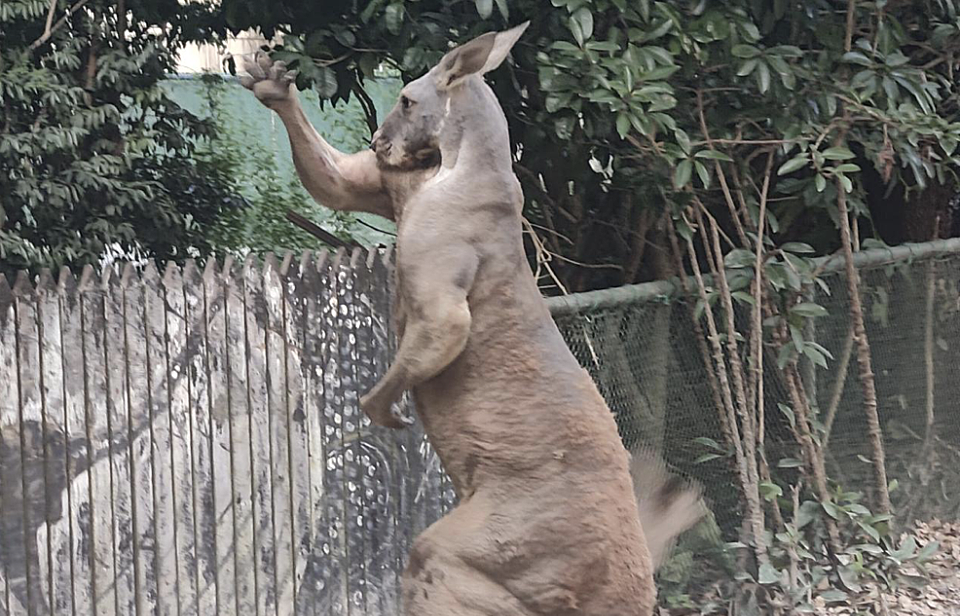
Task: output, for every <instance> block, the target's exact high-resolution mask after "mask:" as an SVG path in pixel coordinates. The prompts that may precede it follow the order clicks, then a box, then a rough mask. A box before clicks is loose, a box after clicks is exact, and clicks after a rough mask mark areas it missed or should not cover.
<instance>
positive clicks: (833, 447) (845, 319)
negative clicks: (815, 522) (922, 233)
mask: <svg viewBox="0 0 960 616" xmlns="http://www.w3.org/2000/svg"><path fill="white" fill-rule="evenodd" d="M857 262H858V266H859V271H860V274H861V294H862V300H863V307H864V311H865V316H866V321H867V323H866V328H867V336H868V338H869V341H870V347H871V349H872V358H873V368H874V372H875V374H876V388H877V397H878V403H879V412H880V417H881V423H882V427H883V432H884V440H885V445H886V458H887V460H886V462H887V467H888V473H889V476H890V478H891V479H892V480H895V481H896V483H897V484H899V485H898V487H897V488H896V489H895V490H894V491H893V494H892V497H893V498H894V501H895V504H897V505H899V507H898V511H899V513H900V514H901V515H904V516H910V517H911V519H925V518H930V517H940V518H946V519H960V288H958V286H960V240H946V241H940V242H932V243H929V244H923V245H914V246H907V247H899V248H895V249H884V250H871V251H864V252H863V253H861V254H859V255H858V256H857ZM826 272H827V273H826V274H825V279H824V280H825V282H826V283H827V284H826V286H827V288H828V289H829V293H827V292H825V291H823V290H818V291H817V294H816V296H815V297H813V298H812V299H813V300H814V301H816V302H817V303H819V304H821V305H822V306H824V307H825V308H827V310H828V311H829V316H827V317H823V318H820V319H816V320H815V323H816V329H815V330H814V331H812V332H810V334H812V335H813V336H814V337H815V339H816V341H817V342H819V343H820V344H821V345H823V346H824V347H826V348H827V349H828V350H829V351H830V352H831V354H832V355H833V357H834V359H833V360H831V361H830V362H829V368H828V369H826V370H823V369H820V368H817V369H813V367H812V366H804V370H803V372H804V375H805V386H806V387H807V389H808V393H809V394H812V395H811V396H810V399H811V400H812V401H816V405H817V408H816V409H815V411H816V413H817V420H818V421H820V422H822V423H823V424H824V426H827V425H829V438H828V450H829V454H828V469H827V470H828V473H829V474H830V476H831V477H832V478H833V479H835V480H837V481H838V482H840V484H841V485H843V486H844V488H845V489H848V490H862V491H865V492H869V490H870V486H871V467H870V464H869V462H868V456H869V455H870V449H869V444H868V442H867V439H866V421H865V418H864V417H865V416H864V412H863V404H862V400H863V398H862V390H861V387H860V381H859V379H858V364H857V359H856V348H855V346H856V345H853V344H852V343H851V342H852V338H851V334H850V331H851V329H850V323H851V321H850V318H849V316H848V295H847V286H846V278H845V276H844V274H843V272H842V262H840V261H839V260H837V259H834V260H833V261H832V262H831V263H829V264H828V266H827V268H826ZM687 301H690V300H688V299H686V298H685V297H684V296H683V294H681V293H677V292H676V290H675V289H674V287H673V285H671V284H669V283H654V284H648V285H637V286H634V287H624V288H620V289H614V290H608V291H601V292H596V293H587V294H582V295H578V296H571V297H569V298H553V299H551V300H550V302H551V308H552V310H553V313H554V316H555V318H556V320H557V322H558V324H559V325H560V328H561V331H562V332H563V334H564V336H565V337H566V339H567V342H568V344H569V345H570V347H571V349H572V350H573V352H574V354H575V355H576V356H577V358H578V359H579V360H580V362H581V364H582V365H583V366H584V367H585V368H586V369H587V370H589V371H590V373H591V375H592V376H593V377H594V379H595V380H596V382H597V384H598V385H599V387H600V390H601V393H602V394H603V395H604V397H605V398H606V399H607V402H608V403H609V405H610V407H611V409H612V410H613V412H614V413H615V414H616V417H617V423H618V425H619V427H620V432H621V436H622V437H623V439H624V443H625V444H626V445H627V447H628V448H631V449H634V448H636V447H640V446H646V447H653V448H654V449H656V450H658V451H660V452H661V453H662V455H663V456H664V458H665V459H666V460H667V462H668V464H669V465H670V466H672V467H673V468H674V469H675V470H677V471H679V472H681V473H683V474H685V475H687V476H689V477H692V478H694V479H696V480H698V481H699V482H700V483H702V484H703V486H704V488H705V493H706V496H707V500H708V501H709V504H710V508H711V510H712V512H713V514H714V516H715V518H716V521H717V525H718V526H719V529H720V530H721V531H722V534H723V537H724V539H727V540H733V539H735V538H736V535H737V531H738V528H739V525H740V522H741V506H742V497H741V494H740V492H739V490H738V489H737V487H736V486H737V481H736V479H735V477H734V468H733V465H732V463H731V462H728V461H726V460H725V459H723V458H720V459H713V460H710V461H708V462H704V463H699V464H698V463H696V462H695V461H696V460H697V459H698V458H699V457H701V455H702V454H704V453H705V452H706V450H705V448H704V446H703V445H702V444H699V443H697V442H696V440H695V439H697V438H698V437H707V438H710V439H713V440H716V441H718V442H722V440H723V439H722V434H721V432H720V424H719V420H718V415H717V410H716V405H715V403H714V399H713V394H712V389H711V387H710V385H709V375H708V372H707V370H706V368H705V363H704V354H703V350H702V346H701V344H702V343H701V341H700V340H698V338H697V335H696V334H695V332H694V329H693V327H692V324H691V316H690V310H689V306H688V305H687V304H686V302H687ZM744 316H746V315H744ZM745 323H746V321H744V325H745ZM744 331H746V328H745V327H744ZM765 365H766V366H767V367H768V368H767V370H766V371H765V377H764V379H765V380H764V384H765V406H766V408H767V409H768V412H767V420H766V422H765V426H766V431H767V437H766V443H767V452H768V457H769V458H770V459H771V465H774V464H775V462H776V461H777V460H779V459H780V458H782V457H787V456H795V455H796V451H795V444H794V441H793V438H792V436H791V435H790V432H789V425H788V423H787V419H786V416H785V415H784V414H783V413H781V412H779V411H778V410H777V409H778V406H777V405H778V403H785V402H787V393H786V391H785V387H784V385H783V383H782V382H781V379H780V375H779V373H778V371H777V370H776V357H775V356H772V354H771V353H769V352H768V354H767V355H766V359H765ZM928 421H929V422H931V428H930V430H929V434H930V436H929V437H927V434H928V429H927V424H928ZM925 439H927V440H929V441H930V444H929V446H928V447H927V449H924V442H925ZM921 452H924V455H923V456H921Z"/></svg>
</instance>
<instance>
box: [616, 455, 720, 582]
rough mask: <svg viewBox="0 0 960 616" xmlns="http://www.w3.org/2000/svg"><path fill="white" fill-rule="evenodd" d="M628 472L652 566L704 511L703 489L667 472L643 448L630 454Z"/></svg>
mask: <svg viewBox="0 0 960 616" xmlns="http://www.w3.org/2000/svg"><path fill="white" fill-rule="evenodd" d="M630 475H631V477H632V478H633V491H634V495H635V496H636V498H637V507H638V509H639V510H640V523H641V524H642V526H643V534H644V536H645V537H646V539H647V548H648V549H649V550H650V558H651V560H652V561H653V568H654V570H656V569H657V568H659V567H660V565H662V564H663V562H664V561H665V560H666V558H667V556H669V554H670V550H672V549H673V546H674V544H675V542H676V539H677V537H678V536H679V535H680V534H681V533H682V532H684V531H685V530H687V529H689V528H691V527H692V526H694V525H695V524H696V523H697V522H698V521H699V520H700V518H702V517H703V516H704V515H705V514H706V512H707V508H706V504H705V503H704V502H703V497H702V495H703V490H702V488H701V487H700V486H699V485H697V484H695V483H693V482H691V481H688V480H684V479H682V478H681V477H678V476H677V475H673V474H671V473H670V472H669V471H668V470H667V468H666V465H665V464H664V463H663V461H662V460H661V459H660V458H659V456H656V455H654V454H652V453H650V452H647V451H637V452H634V453H633V454H632V455H631V460H630Z"/></svg>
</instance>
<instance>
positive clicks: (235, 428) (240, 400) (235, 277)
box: [224, 263, 257, 616]
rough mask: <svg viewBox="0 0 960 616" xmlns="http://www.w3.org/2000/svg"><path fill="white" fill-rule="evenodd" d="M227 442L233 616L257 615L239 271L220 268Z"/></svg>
mask: <svg viewBox="0 0 960 616" xmlns="http://www.w3.org/2000/svg"><path fill="white" fill-rule="evenodd" d="M224 276H225V282H224V284H225V287H226V306H227V312H226V317H227V318H226V326H227V330H226V332H227V340H226V342H227V358H228V361H229V364H228V367H229V370H228V378H229V383H230V398H229V400H230V403H229V409H230V438H231V447H230V454H231V462H232V470H233V473H232V478H233V498H234V500H233V503H234V504H233V524H234V529H235V536H234V558H235V560H234V566H235V571H236V580H237V582H236V598H237V613H238V614H243V615H244V616H246V615H247V614H251V615H252V614H257V600H256V594H257V584H256V567H255V563H254V549H255V547H254V518H253V481H252V468H253V466H252V462H251V460H250V406H249V399H248V396H247V339H246V329H245V328H246V307H245V300H244V295H245V293H244V279H243V272H242V269H241V268H240V267H239V266H237V267H234V266H233V265H232V264H231V263H226V264H224Z"/></svg>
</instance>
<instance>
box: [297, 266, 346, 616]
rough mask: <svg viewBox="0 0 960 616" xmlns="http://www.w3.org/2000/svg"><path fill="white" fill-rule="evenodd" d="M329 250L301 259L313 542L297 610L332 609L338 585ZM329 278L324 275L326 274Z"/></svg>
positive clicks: (318, 611) (304, 370)
mask: <svg viewBox="0 0 960 616" xmlns="http://www.w3.org/2000/svg"><path fill="white" fill-rule="evenodd" d="M327 257H328V254H327V253H326V252H325V251H323V252H320V253H318V254H317V255H316V256H315V257H314V255H310V254H306V255H305V256H304V259H303V260H302V263H301V278H300V291H299V295H300V298H301V300H302V301H303V306H304V323H303V329H304V341H303V344H304V349H303V356H302V363H303V407H304V413H305V426H306V435H307V449H308V458H309V468H308V472H309V480H310V485H309V496H308V505H307V507H308V510H307V511H308V516H309V520H310V527H309V530H308V532H309V536H310V541H311V543H310V547H309V549H308V551H307V553H306V558H307V560H306V562H305V563H304V572H303V581H302V583H301V584H300V586H299V592H298V594H297V611H298V613H299V614H322V615H323V616H326V615H327V614H329V613H331V609H330V607H329V604H330V601H329V596H330V594H331V592H332V589H333V588H334V584H333V583H332V580H336V579H337V576H336V575H334V574H333V573H332V572H333V571H334V567H333V566H331V564H332V563H335V564H339V563H336V562H335V561H334V558H333V557H332V555H331V554H330V537H329V533H328V524H327V517H326V515H327V512H326V507H325V500H324V499H325V497H326V493H325V490H324V474H325V473H326V458H325V453H324V426H325V421H324V403H325V399H324V378H323V376H324V366H325V360H324V356H325V344H326V336H327V331H328V330H327V328H326V327H325V326H324V321H323V309H324V302H325V301H326V299H325V288H324V286H323V284H322V279H321V276H320V272H319V271H318V268H326V267H327V264H326V260H327ZM324 280H325V278H324Z"/></svg>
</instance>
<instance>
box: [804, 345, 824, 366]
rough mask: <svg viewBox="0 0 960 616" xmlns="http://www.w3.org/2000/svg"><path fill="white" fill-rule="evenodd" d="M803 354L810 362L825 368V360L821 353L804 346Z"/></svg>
mask: <svg viewBox="0 0 960 616" xmlns="http://www.w3.org/2000/svg"><path fill="white" fill-rule="evenodd" d="M803 354H804V355H806V356H807V357H808V358H809V359H810V361H812V362H813V363H814V364H816V365H818V366H820V367H821V368H826V367H827V359H826V358H825V357H824V356H823V353H821V352H820V351H818V350H817V349H816V348H814V347H812V346H810V345H804V347H803Z"/></svg>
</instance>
